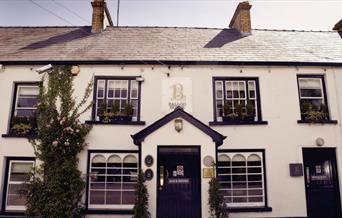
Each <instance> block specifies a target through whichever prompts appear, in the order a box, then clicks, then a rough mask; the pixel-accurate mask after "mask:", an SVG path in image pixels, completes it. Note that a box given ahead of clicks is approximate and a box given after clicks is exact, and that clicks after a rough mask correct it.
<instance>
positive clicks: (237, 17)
mask: <svg viewBox="0 0 342 218" xmlns="http://www.w3.org/2000/svg"><path fill="white" fill-rule="evenodd" d="M251 7H252V5H250V4H249V2H248V1H245V2H240V3H239V5H238V6H237V8H236V10H235V13H234V16H233V17H232V20H231V21H230V24H229V27H230V28H235V29H237V30H239V31H240V32H241V33H242V34H246V35H249V34H251V33H252V25H251V13H250V9H251Z"/></svg>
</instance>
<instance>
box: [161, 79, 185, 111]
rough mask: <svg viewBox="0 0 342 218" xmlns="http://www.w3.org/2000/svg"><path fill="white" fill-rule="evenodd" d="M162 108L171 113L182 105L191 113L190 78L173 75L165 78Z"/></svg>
mask: <svg viewBox="0 0 342 218" xmlns="http://www.w3.org/2000/svg"><path fill="white" fill-rule="evenodd" d="M162 90H163V93H162V104H163V105H162V109H163V112H164V113H169V112H171V111H173V110H174V109H175V108H177V107H182V108H183V109H184V110H185V111H187V112H189V113H191V112H192V105H191V95H192V83H191V80H190V78H184V77H173V78H167V79H164V80H163V82H162Z"/></svg>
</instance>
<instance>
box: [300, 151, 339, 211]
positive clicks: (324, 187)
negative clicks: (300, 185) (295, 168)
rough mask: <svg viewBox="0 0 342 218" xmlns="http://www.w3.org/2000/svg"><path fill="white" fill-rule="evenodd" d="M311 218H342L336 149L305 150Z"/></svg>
mask: <svg viewBox="0 0 342 218" xmlns="http://www.w3.org/2000/svg"><path fill="white" fill-rule="evenodd" d="M303 156H304V169H305V170H304V172H305V186H306V197H307V209H308V217H309V218H340V217H341V207H340V191H339V183H338V176H337V167H336V166H337V165H336V154H335V149H334V148H317V149H315V148H304V149H303Z"/></svg>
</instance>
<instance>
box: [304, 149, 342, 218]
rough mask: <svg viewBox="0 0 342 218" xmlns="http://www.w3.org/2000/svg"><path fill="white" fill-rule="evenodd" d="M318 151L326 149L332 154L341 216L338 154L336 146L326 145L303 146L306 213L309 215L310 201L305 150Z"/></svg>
mask: <svg viewBox="0 0 342 218" xmlns="http://www.w3.org/2000/svg"><path fill="white" fill-rule="evenodd" d="M305 150H306V151H309V150H311V151H316V152H319V150H325V151H329V152H330V154H331V155H332V157H333V160H332V164H333V166H334V167H333V168H334V169H333V176H334V177H335V178H336V179H334V183H335V184H336V195H335V199H336V201H337V205H338V206H339V207H338V208H337V209H338V213H339V214H338V216H339V217H341V216H342V215H341V193H340V182H339V177H338V168H337V167H338V165H337V156H336V148H334V147H326V148H315V147H306V148H304V147H303V148H302V154H303V171H304V172H303V173H304V174H303V175H304V186H305V200H306V202H305V203H306V214H307V216H308V217H309V205H308V201H309V194H308V188H307V187H306V184H307V177H306V172H305V160H304V151H305Z"/></svg>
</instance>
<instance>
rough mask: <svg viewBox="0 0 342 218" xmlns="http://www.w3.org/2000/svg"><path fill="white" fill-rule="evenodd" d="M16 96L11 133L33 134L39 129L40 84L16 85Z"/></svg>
mask: <svg viewBox="0 0 342 218" xmlns="http://www.w3.org/2000/svg"><path fill="white" fill-rule="evenodd" d="M14 95H15V96H14V98H13V108H12V115H11V125H10V133H12V134H17V135H27V134H33V133H34V131H35V129H36V127H37V122H36V110H37V104H38V96H39V86H38V83H37V82H32V83H16V84H15V90H14Z"/></svg>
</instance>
